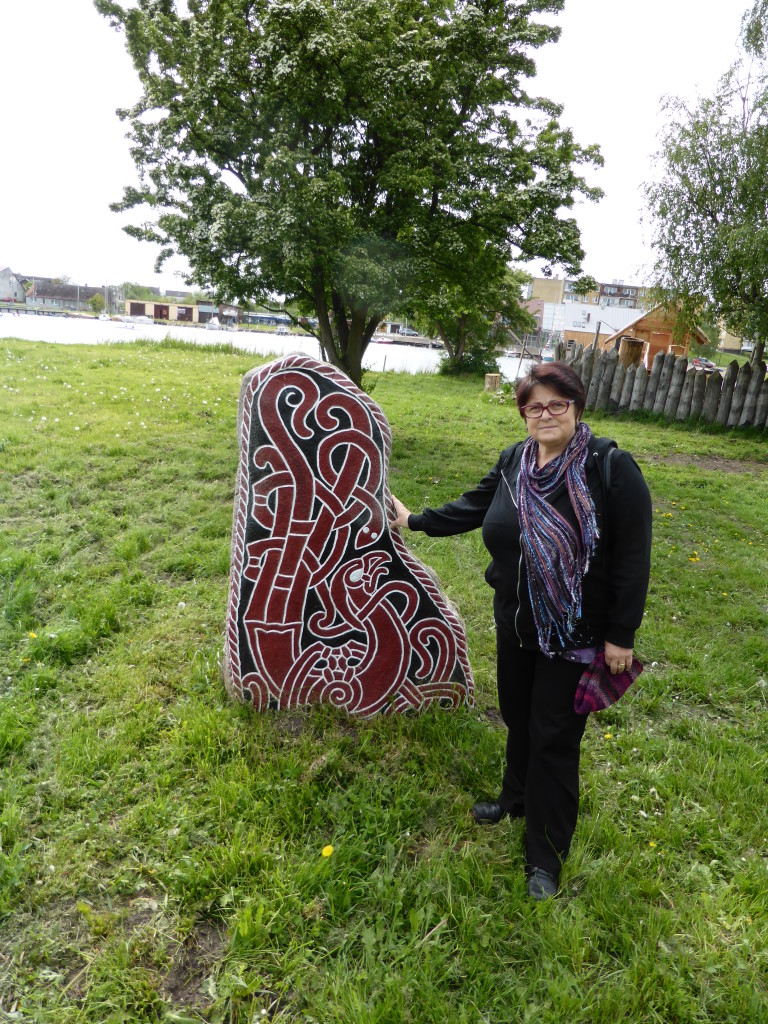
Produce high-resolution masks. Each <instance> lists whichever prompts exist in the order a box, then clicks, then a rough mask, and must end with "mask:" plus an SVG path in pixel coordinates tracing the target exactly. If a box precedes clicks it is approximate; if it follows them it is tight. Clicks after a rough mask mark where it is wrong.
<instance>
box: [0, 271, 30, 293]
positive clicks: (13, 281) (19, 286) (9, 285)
mask: <svg viewBox="0 0 768 1024" xmlns="http://www.w3.org/2000/svg"><path fill="white" fill-rule="evenodd" d="M25 295H26V290H25V288H24V283H23V281H22V279H21V277H20V276H19V275H18V274H14V272H13V271H12V270H11V268H10V267H3V268H2V270H0V302H23V301H24V298H25Z"/></svg>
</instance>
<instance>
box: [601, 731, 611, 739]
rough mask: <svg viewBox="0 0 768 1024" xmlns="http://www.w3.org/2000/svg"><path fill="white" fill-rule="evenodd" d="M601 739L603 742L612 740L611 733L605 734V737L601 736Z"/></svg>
mask: <svg viewBox="0 0 768 1024" xmlns="http://www.w3.org/2000/svg"><path fill="white" fill-rule="evenodd" d="M603 739H604V740H612V739H613V733H612V732H607V733H605V735H604V736H603Z"/></svg>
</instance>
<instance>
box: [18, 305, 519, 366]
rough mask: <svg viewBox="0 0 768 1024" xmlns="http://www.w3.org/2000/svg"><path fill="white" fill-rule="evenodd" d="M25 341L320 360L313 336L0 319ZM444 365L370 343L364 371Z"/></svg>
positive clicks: (434, 355) (414, 349)
mask: <svg viewBox="0 0 768 1024" xmlns="http://www.w3.org/2000/svg"><path fill="white" fill-rule="evenodd" d="M2 338H22V339H23V340H25V341H44V342H48V343H50V344H55V345H104V344H113V345H116V344H130V343H131V342H132V341H136V340H137V339H138V338H142V339H144V338H146V339H148V340H150V341H164V340H165V339H166V338H175V339H177V340H180V341H186V342H191V343H193V344H205V345H210V344H215V343H216V342H221V343H224V344H232V346H233V347H234V348H237V349H241V350H243V351H246V352H253V353H254V354H255V355H261V356H265V355H274V356H275V357H278V356H282V355H287V354H288V353H289V352H304V353H306V354H307V355H310V356H313V357H314V358H315V359H320V348H319V346H318V343H317V342H316V341H315V339H314V338H313V337H311V336H310V335H306V334H305V335H298V334H294V335H291V336H290V337H286V336H285V335H282V336H281V335H277V334H270V333H267V332H258V333H257V332H253V331H211V330H208V329H206V328H205V327H181V326H175V325H173V324H163V325H160V324H141V325H133V324H130V325H129V324H123V323H118V322H117V321H114V320H97V319H90V318H89V319H78V318H76V317H65V316H29V315H26V314H24V315H16V314H13V313H7V312H2V313H0V339H2ZM439 363H440V352H439V351H438V350H437V349H431V348H420V347H418V346H416V345H394V344H387V345H382V344H381V343H379V342H375V341H374V342H371V344H370V345H369V346H368V348H367V349H366V352H365V357H364V359H363V366H364V368H365V369H368V370H376V371H385V370H394V371H396V372H399V373H435V372H436V371H437V368H438V365H439ZM529 365H530V363H529V361H528V360H527V359H524V360H520V359H518V358H511V357H507V356H502V357H501V358H500V359H499V368H500V370H501V372H502V374H503V376H504V377H505V378H506V379H507V380H514V379H515V378H516V377H518V376H520V375H522V374H525V373H526V372H527V370H528V367H529Z"/></svg>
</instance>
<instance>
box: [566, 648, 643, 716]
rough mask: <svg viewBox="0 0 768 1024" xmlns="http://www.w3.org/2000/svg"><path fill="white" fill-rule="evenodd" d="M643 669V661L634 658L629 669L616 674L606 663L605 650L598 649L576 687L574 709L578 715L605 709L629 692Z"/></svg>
mask: <svg viewBox="0 0 768 1024" xmlns="http://www.w3.org/2000/svg"><path fill="white" fill-rule="evenodd" d="M642 671H643V666H642V663H641V662H639V661H638V660H637V658H633V659H632V664H631V666H630V667H629V668H628V669H625V670H624V671H623V672H617V673H616V675H615V676H614V675H612V674H611V670H610V669H609V668H608V666H607V665H606V664H605V651H598V652H597V654H596V655H595V658H594V660H593V661H592V664H591V665H589V666H588V667H587V668H586V669H585V670H584V674H583V675H582V677H581V679H580V680H579V685H578V686H577V687H576V695H575V696H574V698H573V710H574V711H575V712H576V714H577V715H588V714H589V713H590V712H591V711H603V710H604V709H605V708H608V707H610V706H611V704H615V703H616V701H617V700H618V699H619V697H621V696H623V695H624V694H625V693H626V692H627V690H628V689H629V688H630V686H631V685H632V683H634V681H635V680H636V679H637V677H638V676H639V675H640V673H641V672H642Z"/></svg>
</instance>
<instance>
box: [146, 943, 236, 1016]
mask: <svg viewBox="0 0 768 1024" xmlns="http://www.w3.org/2000/svg"><path fill="white" fill-rule="evenodd" d="M227 942H228V940H227V938H226V936H225V935H223V934H222V933H221V932H220V931H219V929H218V928H216V927H215V926H214V925H212V924H206V923H201V924H199V925H198V926H197V927H196V928H195V930H194V931H193V932H192V934H191V935H190V936H189V937H188V939H187V941H186V942H185V943H184V945H183V947H182V948H181V949H180V950H179V952H178V954H177V955H176V957H174V962H173V964H172V966H171V969H170V971H169V972H168V974H167V975H166V977H165V979H164V981H163V984H162V992H161V994H162V996H163V998H164V999H165V1000H166V1001H168V1002H170V1003H172V1005H173V1007H174V1008H175V1009H178V1008H179V1007H183V1008H185V1009H188V1008H194V1009H198V1010H201V1009H203V1008H204V1007H206V1006H207V1005H208V1004H209V1003H210V1001H211V1000H210V995H209V994H208V992H207V987H206V982H207V979H208V977H209V975H210V974H211V973H212V972H213V971H214V970H215V968H216V967H217V966H218V965H219V963H220V961H221V959H222V957H223V955H224V951H225V946H226V945H227Z"/></svg>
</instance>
